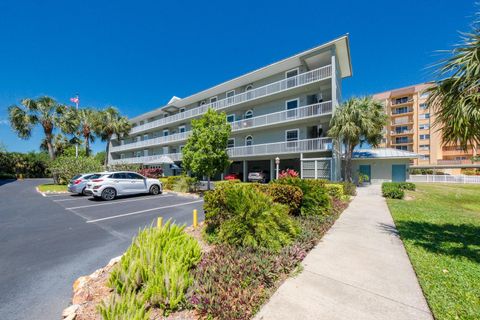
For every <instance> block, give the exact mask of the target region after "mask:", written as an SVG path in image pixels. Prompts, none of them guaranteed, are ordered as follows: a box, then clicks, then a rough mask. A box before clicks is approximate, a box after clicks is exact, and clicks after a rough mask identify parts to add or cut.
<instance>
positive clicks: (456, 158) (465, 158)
mask: <svg viewBox="0 0 480 320" xmlns="http://www.w3.org/2000/svg"><path fill="white" fill-rule="evenodd" d="M455 160H467V157H455Z"/></svg>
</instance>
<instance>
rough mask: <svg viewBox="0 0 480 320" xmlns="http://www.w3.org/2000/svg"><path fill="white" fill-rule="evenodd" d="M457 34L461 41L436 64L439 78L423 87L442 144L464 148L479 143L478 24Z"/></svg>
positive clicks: (479, 47) (479, 24) (479, 44)
mask: <svg viewBox="0 0 480 320" xmlns="http://www.w3.org/2000/svg"><path fill="white" fill-rule="evenodd" d="M461 35H462V43H461V44H460V45H458V46H456V47H455V48H454V49H453V50H451V52H450V54H451V57H449V58H447V59H445V60H443V61H440V63H439V64H438V67H437V68H438V69H437V70H436V72H435V76H436V77H437V79H439V80H437V81H435V85H434V86H432V87H431V88H430V89H428V90H427V92H428V93H429V97H428V100H427V103H428V106H429V108H431V109H432V110H433V112H434V113H435V116H436V119H435V121H434V126H436V127H438V128H439V129H440V128H441V132H442V139H443V143H444V144H447V143H455V144H458V145H460V146H461V147H462V148H463V149H465V150H466V149H467V148H468V145H469V144H470V145H472V146H475V145H476V144H478V143H480V23H479V22H476V23H474V25H473V28H472V31H471V32H470V33H462V34H461Z"/></svg>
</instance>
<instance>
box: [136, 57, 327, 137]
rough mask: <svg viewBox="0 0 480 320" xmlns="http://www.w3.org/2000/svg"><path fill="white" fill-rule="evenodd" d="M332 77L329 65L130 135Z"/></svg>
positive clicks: (164, 119) (148, 126) (178, 116)
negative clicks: (211, 109)
mask: <svg viewBox="0 0 480 320" xmlns="http://www.w3.org/2000/svg"><path fill="white" fill-rule="evenodd" d="M331 75H332V66H331V65H327V66H324V67H321V68H318V69H314V70H311V71H308V72H305V73H301V74H299V75H297V76H294V77H290V78H286V79H283V80H280V81H277V82H273V83H270V84H267V85H264V86H262V87H258V88H256V89H252V90H249V91H246V92H243V93H239V94H236V95H234V96H232V97H227V98H225V99H222V100H218V101H215V102H211V103H208V104H204V105H201V106H199V107H196V108H192V109H189V110H186V111H184V112H179V113H176V114H174V115H171V116H168V117H165V118H161V119H158V120H155V121H152V122H148V123H145V124H143V125H139V126H136V127H133V128H132V130H131V132H130V134H134V133H138V132H142V131H146V130H149V129H152V128H156V127H160V126H164V125H168V124H171V123H175V122H178V121H184V120H186V119H190V118H194V117H197V116H200V115H202V114H204V113H205V112H207V110H208V108H213V109H215V110H221V109H225V108H227V107H230V106H233V105H238V104H240V103H243V102H247V101H252V100H255V99H258V98H262V97H266V96H269V95H272V94H276V93H279V92H282V91H286V90H290V89H293V88H297V87H301V86H304V85H307V84H310V83H314V82H317V81H321V80H324V79H327V78H329V77H331Z"/></svg>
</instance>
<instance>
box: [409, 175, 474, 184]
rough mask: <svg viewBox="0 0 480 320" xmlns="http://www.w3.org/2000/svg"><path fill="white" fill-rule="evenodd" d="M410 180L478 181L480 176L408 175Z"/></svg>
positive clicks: (438, 181) (435, 181)
mask: <svg viewBox="0 0 480 320" xmlns="http://www.w3.org/2000/svg"><path fill="white" fill-rule="evenodd" d="M408 181H410V182H433V183H480V176H467V175H463V174H459V175H433V174H432V175H429V174H425V175H422V174H418V175H412V174H411V175H410V178H409V179H408Z"/></svg>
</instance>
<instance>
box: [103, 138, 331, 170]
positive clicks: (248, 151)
mask: <svg viewBox="0 0 480 320" xmlns="http://www.w3.org/2000/svg"><path fill="white" fill-rule="evenodd" d="M330 150H332V139H331V138H315V139H305V140H297V141H282V142H275V143H265V144H254V145H251V146H242V147H234V148H229V149H227V152H228V155H229V156H230V158H240V157H246V156H263V155H269V156H273V155H278V154H290V153H301V152H302V153H304V152H322V151H330ZM163 156H168V157H169V158H170V159H172V160H173V161H180V160H181V159H182V154H181V153H169V154H164V155H153V156H144V157H133V158H126V159H115V160H112V161H111V164H120V163H125V164H130V163H143V164H147V163H149V162H151V163H154V162H155V160H156V159H159V158H160V157H163Z"/></svg>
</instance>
